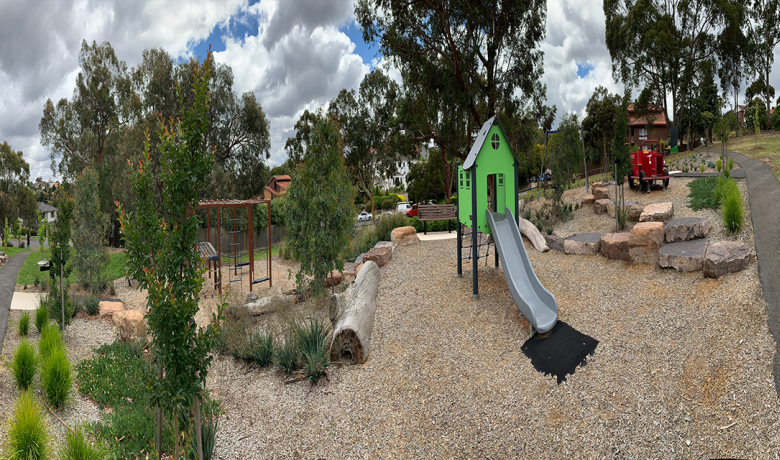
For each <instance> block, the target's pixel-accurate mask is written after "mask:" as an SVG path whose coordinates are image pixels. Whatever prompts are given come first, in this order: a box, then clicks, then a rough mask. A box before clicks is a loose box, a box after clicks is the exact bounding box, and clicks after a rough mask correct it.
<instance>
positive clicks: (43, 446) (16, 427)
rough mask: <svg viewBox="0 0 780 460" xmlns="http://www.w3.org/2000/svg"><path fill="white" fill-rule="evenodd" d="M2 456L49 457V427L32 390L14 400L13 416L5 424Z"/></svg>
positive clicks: (36, 459)
mask: <svg viewBox="0 0 780 460" xmlns="http://www.w3.org/2000/svg"><path fill="white" fill-rule="evenodd" d="M5 430H6V439H5V442H4V443H3V454H2V457H3V458H4V459H7V460H47V459H49V458H52V457H51V446H50V443H51V437H50V435H49V427H48V426H47V424H46V419H45V418H44V416H43V413H42V411H41V407H40V406H39V405H38V403H37V402H36V401H35V399H34V398H33V394H32V391H25V392H23V393H22V394H21V395H19V398H18V399H17V400H16V405H14V412H13V416H12V417H9V419H8V421H7V424H6V426H5Z"/></svg>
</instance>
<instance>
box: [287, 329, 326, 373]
mask: <svg viewBox="0 0 780 460" xmlns="http://www.w3.org/2000/svg"><path fill="white" fill-rule="evenodd" d="M293 330H294V331H295V334H296V337H297V341H298V348H299V349H300V351H301V354H302V355H303V373H304V375H305V376H306V378H307V379H309V381H310V382H311V383H312V385H316V384H317V382H319V380H320V378H321V377H323V376H324V375H325V373H326V369H327V368H328V367H329V366H330V349H329V348H327V345H326V340H327V337H328V333H329V332H330V328H329V327H328V326H327V324H326V323H325V322H324V321H322V320H320V319H319V318H316V317H312V318H309V322H308V323H305V322H304V323H302V324H296V325H295V326H294V328H293Z"/></svg>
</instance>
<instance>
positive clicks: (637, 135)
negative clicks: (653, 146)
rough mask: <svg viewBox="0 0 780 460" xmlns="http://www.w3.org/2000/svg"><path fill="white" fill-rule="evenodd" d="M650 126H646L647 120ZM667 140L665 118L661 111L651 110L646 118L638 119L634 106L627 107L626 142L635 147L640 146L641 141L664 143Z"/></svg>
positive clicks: (667, 131) (667, 133)
mask: <svg viewBox="0 0 780 460" xmlns="http://www.w3.org/2000/svg"><path fill="white" fill-rule="evenodd" d="M647 118H650V121H652V124H651V125H650V126H648V120H647ZM668 138H669V128H667V127H666V117H665V116H664V112H663V110H653V111H651V115H649V116H647V117H638V116H637V115H636V110H634V104H629V105H628V142H629V143H630V144H631V145H632V146H635V147H638V146H640V145H642V141H646V140H654V141H660V140H664V141H666V140H667V139H668Z"/></svg>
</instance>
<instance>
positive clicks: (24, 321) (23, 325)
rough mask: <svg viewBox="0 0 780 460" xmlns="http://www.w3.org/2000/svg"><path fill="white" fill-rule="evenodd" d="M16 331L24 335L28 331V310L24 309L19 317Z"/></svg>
mask: <svg viewBox="0 0 780 460" xmlns="http://www.w3.org/2000/svg"><path fill="white" fill-rule="evenodd" d="M17 326H18V327H17V332H19V335H20V336H22V337H24V336H26V335H27V334H28V333H29V332H30V312H29V311H26V312H24V313H22V316H21V317H19V323H18V325H17Z"/></svg>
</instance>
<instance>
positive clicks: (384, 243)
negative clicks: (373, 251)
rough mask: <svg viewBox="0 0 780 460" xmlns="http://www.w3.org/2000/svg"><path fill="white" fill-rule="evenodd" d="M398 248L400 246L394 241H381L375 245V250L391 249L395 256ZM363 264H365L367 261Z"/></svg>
mask: <svg viewBox="0 0 780 460" xmlns="http://www.w3.org/2000/svg"><path fill="white" fill-rule="evenodd" d="M397 246H398V245H397V244H395V243H393V242H392V241H379V242H377V243H376V244H375V245H374V247H375V248H390V250H391V251H392V253H393V254H395V248H396V247H397ZM363 262H365V260H364V261H363Z"/></svg>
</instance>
